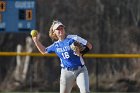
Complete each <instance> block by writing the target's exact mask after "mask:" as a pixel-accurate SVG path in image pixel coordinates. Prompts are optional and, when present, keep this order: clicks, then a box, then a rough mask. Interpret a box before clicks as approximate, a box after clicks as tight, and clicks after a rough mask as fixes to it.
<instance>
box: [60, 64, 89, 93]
mask: <svg viewBox="0 0 140 93" xmlns="http://www.w3.org/2000/svg"><path fill="white" fill-rule="evenodd" d="M75 83H76V84H77V85H78V87H79V89H80V93H90V92H89V76H88V71H87V68H86V66H83V67H82V68H78V69H77V70H73V71H70V70H67V69H64V68H62V69H61V76H60V93H71V90H72V87H73V86H74V84H75Z"/></svg>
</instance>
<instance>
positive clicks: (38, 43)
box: [32, 35, 47, 54]
mask: <svg viewBox="0 0 140 93" xmlns="http://www.w3.org/2000/svg"><path fill="white" fill-rule="evenodd" d="M32 39H33V41H34V43H35V45H36V47H37V49H38V50H39V52H40V53H41V54H46V53H47V52H46V51H45V47H44V46H43V45H42V44H41V42H40V41H39V38H38V35H37V36H36V37H32Z"/></svg>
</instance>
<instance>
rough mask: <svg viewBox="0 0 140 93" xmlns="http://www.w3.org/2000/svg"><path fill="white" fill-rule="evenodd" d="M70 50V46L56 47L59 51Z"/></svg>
mask: <svg viewBox="0 0 140 93" xmlns="http://www.w3.org/2000/svg"><path fill="white" fill-rule="evenodd" d="M69 50H70V47H69V46H65V47H62V48H56V51H57V52H65V51H69Z"/></svg>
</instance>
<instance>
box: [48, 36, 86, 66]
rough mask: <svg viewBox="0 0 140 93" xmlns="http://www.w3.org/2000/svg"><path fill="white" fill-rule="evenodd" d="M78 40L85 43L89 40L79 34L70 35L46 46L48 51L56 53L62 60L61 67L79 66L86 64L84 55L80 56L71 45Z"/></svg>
mask: <svg viewBox="0 0 140 93" xmlns="http://www.w3.org/2000/svg"><path fill="white" fill-rule="evenodd" d="M74 41H78V42H80V43H82V44H83V45H86V44H87V40H85V39H83V38H81V37H79V36H77V35H68V36H67V37H66V38H65V39H64V40H63V41H56V42H54V43H53V44H52V45H50V46H48V47H47V48H46V52H47V53H56V54H57V55H58V57H59V58H60V61H61V67H70V68H71V67H77V66H80V65H84V60H83V58H82V57H79V56H77V55H76V54H75V52H74V51H73V50H72V49H71V48H70V45H71V44H72V43H73V42H74Z"/></svg>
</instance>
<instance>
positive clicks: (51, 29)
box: [49, 21, 59, 41]
mask: <svg viewBox="0 0 140 93" xmlns="http://www.w3.org/2000/svg"><path fill="white" fill-rule="evenodd" d="M57 22H59V21H53V23H52V25H51V27H50V30H49V37H50V38H51V39H52V41H57V40H58V37H57V36H56V34H55V33H54V31H53V26H54V24H56V23H57Z"/></svg>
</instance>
